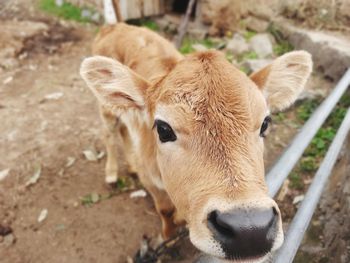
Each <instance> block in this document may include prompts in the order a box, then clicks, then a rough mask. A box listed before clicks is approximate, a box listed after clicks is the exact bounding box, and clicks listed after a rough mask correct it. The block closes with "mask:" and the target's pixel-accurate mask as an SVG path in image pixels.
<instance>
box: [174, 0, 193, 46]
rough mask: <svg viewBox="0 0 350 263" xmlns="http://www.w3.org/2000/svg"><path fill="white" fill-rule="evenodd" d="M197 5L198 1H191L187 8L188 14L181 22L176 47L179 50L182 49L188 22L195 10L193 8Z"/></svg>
mask: <svg viewBox="0 0 350 263" xmlns="http://www.w3.org/2000/svg"><path fill="white" fill-rule="evenodd" d="M195 3H196V0H190V1H189V3H188V6H187V10H186V14H185V16H184V18H183V19H182V21H181V24H180V26H179V34H178V35H177V36H176V37H175V46H176V48H177V49H179V48H180V47H181V43H182V40H183V38H184V36H185V34H186V31H187V26H188V21H189V20H190V16H191V13H192V10H193V6H194V4H195Z"/></svg>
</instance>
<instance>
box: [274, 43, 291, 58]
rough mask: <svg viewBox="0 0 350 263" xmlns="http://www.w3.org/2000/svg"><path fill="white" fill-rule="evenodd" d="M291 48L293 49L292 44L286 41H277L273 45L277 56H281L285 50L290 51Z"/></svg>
mask: <svg viewBox="0 0 350 263" xmlns="http://www.w3.org/2000/svg"><path fill="white" fill-rule="evenodd" d="M292 50H294V47H293V45H292V44H291V43H289V42H287V41H282V42H281V43H279V44H277V45H275V46H274V47H273V52H274V53H275V54H276V55H277V56H281V55H283V54H285V53H287V52H290V51H292Z"/></svg>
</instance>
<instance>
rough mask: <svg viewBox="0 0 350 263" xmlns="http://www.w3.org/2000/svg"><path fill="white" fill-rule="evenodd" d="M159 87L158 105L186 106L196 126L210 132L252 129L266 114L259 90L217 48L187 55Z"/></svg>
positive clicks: (238, 131) (237, 131) (236, 131)
mask: <svg viewBox="0 0 350 263" xmlns="http://www.w3.org/2000/svg"><path fill="white" fill-rule="evenodd" d="M158 89H159V90H158V92H159V96H158V101H157V102H158V103H159V104H162V105H169V106H174V105H184V106H187V108H188V109H189V110H190V111H191V113H192V114H193V115H194V119H195V121H196V122H197V123H198V125H197V126H201V127H200V128H201V129H203V128H205V130H206V132H209V133H213V134H215V133H217V132H218V131H220V132H221V133H222V132H225V131H227V132H235V133H242V132H244V131H247V130H252V129H254V128H255V126H256V120H258V121H260V119H261V118H263V117H264V115H265V114H266V113H265V111H266V104H265V101H264V99H263V96H262V93H261V92H260V91H259V90H258V88H257V87H256V86H255V84H254V83H253V82H252V81H251V80H250V79H249V78H248V77H247V76H246V75H245V74H244V73H243V72H241V71H240V70H238V69H237V68H235V67H234V66H233V65H232V64H230V63H229V62H228V61H227V60H226V59H225V57H224V56H223V55H222V54H221V53H219V52H217V51H206V52H200V53H196V54H194V55H191V56H188V57H186V58H185V59H184V60H182V61H181V62H179V63H178V64H177V65H176V67H175V68H174V69H173V70H172V71H171V72H170V73H169V74H168V75H167V76H166V77H165V78H164V79H163V81H162V82H161V83H160V85H159V87H158ZM177 115H178V114H177Z"/></svg>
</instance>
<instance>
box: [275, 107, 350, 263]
mask: <svg viewBox="0 0 350 263" xmlns="http://www.w3.org/2000/svg"><path fill="white" fill-rule="evenodd" d="M349 130H350V108H349V109H348V111H347V114H346V116H345V118H344V120H343V122H342V124H341V126H340V128H339V130H338V132H337V134H336V136H335V138H334V140H333V142H332V144H331V146H330V147H329V150H328V151H327V154H326V156H325V158H324V160H323V162H322V163H321V165H320V167H319V169H318V170H317V172H316V175H315V177H314V179H313V181H312V184H311V185H310V187H309V190H308V191H307V193H306V195H305V198H304V200H303V202H302V203H301V205H300V208H299V209H298V211H297V213H296V215H295V217H294V219H293V221H292V223H291V224H290V226H289V228H288V232H287V234H286V238H285V241H284V243H283V246H282V248H281V249H280V250H279V251H278V252H277V254H276V256H275V258H274V261H273V262H274V263H289V262H292V261H293V259H294V256H295V254H296V252H297V250H298V248H299V246H300V243H301V241H302V239H303V236H304V233H305V231H306V229H307V227H308V225H309V223H310V220H311V218H312V215H313V213H314V211H315V209H316V206H317V203H318V201H319V199H320V197H321V194H322V191H323V189H324V187H325V185H326V183H327V179H328V177H329V176H330V174H331V172H332V169H333V167H334V164H335V162H336V160H337V158H338V155H339V152H340V150H341V148H342V146H343V142H344V140H345V139H346V136H347V134H348V132H349Z"/></svg>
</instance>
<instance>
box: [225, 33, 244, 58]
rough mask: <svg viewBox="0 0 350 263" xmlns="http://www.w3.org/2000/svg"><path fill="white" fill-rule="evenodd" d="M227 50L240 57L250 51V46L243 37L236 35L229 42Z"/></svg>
mask: <svg viewBox="0 0 350 263" xmlns="http://www.w3.org/2000/svg"><path fill="white" fill-rule="evenodd" d="M226 49H227V50H229V51H231V52H232V53H233V54H234V55H240V54H243V53H245V52H247V51H249V45H248V43H247V41H246V40H245V38H244V37H243V36H242V35H240V34H237V33H236V34H234V35H233V38H232V39H231V40H229V41H228V43H227V45H226Z"/></svg>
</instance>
